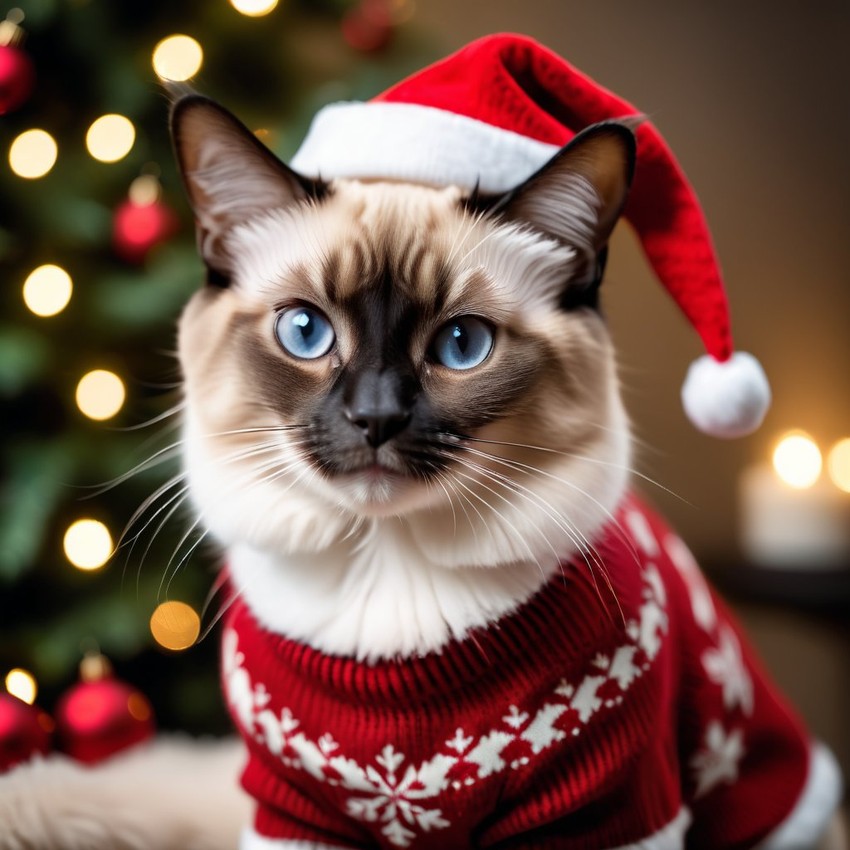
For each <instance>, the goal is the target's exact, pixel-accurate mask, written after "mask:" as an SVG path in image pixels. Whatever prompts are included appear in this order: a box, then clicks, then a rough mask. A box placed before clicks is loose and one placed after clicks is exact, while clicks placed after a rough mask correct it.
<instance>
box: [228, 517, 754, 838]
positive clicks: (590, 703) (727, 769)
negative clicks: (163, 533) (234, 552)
mask: <svg viewBox="0 0 850 850" xmlns="http://www.w3.org/2000/svg"><path fill="white" fill-rule="evenodd" d="M635 516H638V517H639V519H635ZM626 523H627V525H628V526H629V529H630V531H631V532H632V534H633V537H634V541H635V542H636V544H637V545H638V547H639V548H640V549H641V550H642V552H643V554H644V556H645V563H644V567H643V569H642V578H643V596H642V602H641V605H640V607H639V610H638V611H637V616H636V618H635V619H633V620H630V621H628V622H627V623H626V624H625V638H626V640H625V642H624V643H623V644H622V645H620V646H618V647H615V648H614V649H613V650H612V651H611V652H609V653H608V654H603V653H599V654H597V655H596V656H595V657H594V658H592V659H590V660H589V662H588V669H587V670H586V671H585V672H584V673H583V674H582V675H579V676H578V677H577V678H576V679H575V680H573V681H568V680H566V679H561V680H560V682H559V683H558V684H557V686H556V687H555V688H554V689H553V691H552V692H551V694H550V695H549V696H548V698H545V697H544V699H543V701H542V705H539V707H536V706H535V707H534V708H527V707H524V706H522V705H520V704H517V703H516V702H513V703H511V704H509V705H507V706H505V707H504V708H503V709H502V711H501V712H500V713H499V714H497V715H496V717H498V718H499V721H497V722H496V724H495V725H494V726H493V728H490V729H486V730H483V731H481V730H479V731H477V732H471V731H469V732H468V731H465V730H464V729H463V728H460V727H459V728H457V729H456V730H455V732H454V735H453V736H452V737H451V738H449V739H448V740H446V741H445V742H443V744H442V746H441V747H440V748H439V751H437V752H435V753H433V754H432V755H431V756H430V757H429V758H427V759H425V760H423V761H422V762H421V763H415V762H413V761H411V760H410V759H408V757H407V756H406V755H405V754H404V753H402V752H400V751H398V750H396V748H395V747H394V745H393V744H392V743H386V744H385V745H384V746H383V747H382V748H381V749H380V751H379V752H377V753H376V754H375V755H374V756H373V757H372V758H371V760H367V763H365V764H361V763H359V762H358V761H357V760H355V759H353V758H351V757H350V756H349V755H346V754H345V753H343V752H342V751H341V748H340V745H339V744H338V743H337V742H336V741H335V740H334V738H333V736H332V735H331V734H330V733H329V732H325V733H324V734H322V735H320V736H319V737H318V738H317V739H315V740H313V739H312V738H310V737H308V735H307V734H306V733H305V732H304V730H303V729H302V725H301V721H300V720H299V719H298V718H296V717H295V716H294V715H293V713H292V711H291V709H290V708H288V707H283V708H281V709H280V710H279V711H278V712H277V713H275V711H273V710H272V708H271V706H270V701H271V700H270V696H269V694H268V691H267V689H266V688H265V686H264V685H263V683H254V682H252V681H251V678H250V675H249V673H248V671H247V670H246V669H245V667H244V660H245V659H244V655H243V653H242V652H240V651H239V646H238V637H237V635H236V633H235V632H233V631H229V630H228V631H227V632H226V633H225V635H224V644H223V649H224V659H223V669H224V679H225V686H226V691H227V695H228V700H229V702H230V705H231V708H232V710H233V713H234V715H235V717H236V718H237V720H238V721H239V723H240V725H241V726H242V727H243V729H244V731H245V733H246V734H248V735H251V736H253V737H254V738H255V740H257V741H258V742H260V743H262V744H263V745H264V746H265V747H266V748H267V749H268V750H269V752H270V753H271V754H272V755H273V756H275V757H277V758H279V759H280V760H281V762H282V763H283V764H284V765H285V766H286V767H288V768H291V769H293V770H297V771H303V772H305V773H307V774H309V775H310V776H312V777H313V778H314V779H316V780H318V781H321V782H324V783H327V784H328V785H330V786H333V787H337V788H339V789H341V790H342V791H343V792H344V795H345V797H344V800H343V802H342V805H343V806H344V809H345V811H346V813H347V814H348V815H349V816H351V817H352V818H355V819H357V820H359V821H361V822H364V823H369V824H374V825H377V826H379V828H380V831H381V833H382V834H383V835H384V836H385V837H386V839H387V841H388V842H389V843H390V844H392V845H393V846H395V847H402V848H407V847H414V846H415V844H416V839H417V837H418V836H419V835H421V834H423V833H429V832H433V831H435V830H441V829H446V828H448V827H449V826H451V823H450V821H449V820H448V818H447V817H446V814H445V813H444V812H443V811H442V809H441V808H439V807H438V806H437V805H435V804H436V802H437V800H438V798H439V797H440V796H441V795H442V794H443V792H444V791H445V790H446V789H448V788H451V789H452V790H453V791H454V792H457V793H460V792H462V791H463V789H464V788H466V787H468V786H471V785H475V784H477V783H479V782H482V781H489V780H490V779H491V777H496V776H498V775H500V774H502V773H503V772H505V771H507V770H517V769H519V768H521V767H525V766H527V765H529V764H531V763H532V762H533V761H534V760H535V759H536V758H537V757H539V756H540V755H541V754H542V753H544V752H545V751H547V750H549V749H550V748H552V747H555V746H557V745H558V744H559V743H560V742H563V741H565V740H567V739H568V738H570V737H572V736H576V735H579V734H581V731H582V728H583V727H584V726H586V725H587V724H589V723H591V722H593V719H594V718H595V717H596V716H597V715H598V714H600V713H601V712H604V711H606V710H613V709H615V708H616V707H617V706H620V705H622V704H623V701H624V696H625V694H626V692H627V691H628V690H629V689H630V688H631V687H632V685H633V684H634V683H635V682H636V681H637V680H639V679H640V678H641V677H642V676H644V675H645V674H646V672H647V671H648V670H649V669H650V668H651V666H652V663H653V661H654V660H655V658H656V657H657V656H658V653H659V651H660V649H661V646H662V645H663V640H664V636H665V635H666V634H667V631H668V613H667V610H666V604H667V591H666V588H665V586H664V583H663V581H662V579H661V575H660V573H659V571H658V569H657V567H656V566H655V564H654V563H652V562H653V560H654V559H655V558H657V557H658V555H659V553H660V550H659V545H658V541H657V540H656V539H655V537H654V535H653V532H652V529H651V527H650V526H649V523H648V522H647V520H646V518H645V517H644V516H643V514H640V513H639V512H636V511H634V512H632V511H630V512H627V514H626ZM663 547H664V550H665V552H666V553H667V554H668V555H669V556H670V558H671V560H672V561H673V562H674V566H675V567H676V568H677V570H678V571H679V574H680V575H681V577H682V579H683V580H684V581H685V584H686V587H687V588H688V592H689V595H690V601H691V606H692V611H693V615H694V619H695V621H696V623H697V624H698V625H699V626H700V627H701V628H702V629H703V631H704V632H705V633H706V634H707V635H711V636H712V637H713V638H715V640H716V644H715V646H712V647H711V648H709V649H707V650H706V651H705V652H704V653H703V655H702V657H701V660H702V664H703V667H704V669H705V672H706V674H707V676H708V678H709V681H710V682H711V683H712V684H714V685H716V686H718V687H720V688H721V691H722V698H723V705H724V708H725V709H726V710H727V711H733V710H735V709H738V708H740V710H741V712H742V713H743V714H745V715H749V714H751V713H752V711H753V687H752V680H751V678H750V675H749V672H748V671H747V669H746V666H745V664H744V662H743V658H742V655H741V648H740V645H739V643H738V641H737V638H736V637H735V634H734V632H732V630H731V629H729V628H728V627H726V626H725V625H721V624H719V623H718V618H717V614H716V611H715V609H714V605H713V602H712V599H711V595H710V592H709V591H708V587H707V585H706V584H705V583H704V580H703V579H702V576H701V574H700V573H699V572H698V568H697V567H696V565H695V563H694V562H693V559H692V556H690V553H689V552H687V550H686V549H685V547H684V544H683V543H681V541H679V539H678V538H677V537H675V536H674V535H668V536H667V537H665V539H664V540H663ZM744 753H745V748H744V738H743V730H742V729H741V728H738V727H734V728H729V729H727V727H726V725H724V722H723V721H722V720H718V719H712V720H711V721H709V723H708V725H707V727H706V729H705V731H704V735H703V741H702V747H701V749H700V750H699V751H698V752H697V753H696V754H695V755H694V756H693V757H692V758H691V760H690V762H689V767H690V769H691V770H692V771H693V774H694V777H695V783H696V796H697V797H701V796H703V795H705V794H708V793H709V792H711V791H712V790H713V789H714V788H716V787H717V786H719V785H721V784H723V783H732V782H735V781H736V780H737V778H738V770H739V764H740V761H741V759H742V758H743V756H744Z"/></svg>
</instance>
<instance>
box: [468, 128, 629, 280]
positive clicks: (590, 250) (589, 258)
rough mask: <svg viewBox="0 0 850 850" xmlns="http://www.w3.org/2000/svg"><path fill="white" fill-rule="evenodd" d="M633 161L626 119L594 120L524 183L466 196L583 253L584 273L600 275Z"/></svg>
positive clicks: (494, 211)
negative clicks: (492, 193) (488, 193)
mask: <svg viewBox="0 0 850 850" xmlns="http://www.w3.org/2000/svg"><path fill="white" fill-rule="evenodd" d="M634 166H635V137H634V133H633V132H632V129H631V126H629V122H605V123H602V124H594V125H593V126H591V127H588V128H587V129H586V130H584V131H582V132H581V133H579V134H578V135H577V136H576V137H575V138H574V139H572V141H570V143H569V144H567V145H566V146H565V147H563V148H561V150H560V151H558V153H556V154H555V156H553V157H552V159H550V160H549V162H547V163H546V164H545V165H544V166H543V167H542V168H541V169H540V170H539V171H537V172H535V173H534V174H532V175H531V177H529V178H528V179H527V180H526V181H525V182H524V183H522V184H520V185H519V186H517V187H516V188H514V189H512V190H511V191H509V192H507V193H506V194H505V195H502V196H501V197H498V198H490V199H487V198H474V197H473V198H471V199H469V201H468V204H469V205H472V206H474V207H476V208H477V209H484V208H489V212H490V213H491V214H492V215H498V216H499V217H500V218H501V219H502V220H503V221H513V222H518V223H523V224H527V225H529V226H530V227H532V228H534V229H535V230H537V231H540V232H541V233H544V234H546V235H547V236H549V237H551V238H552V239H555V240H557V241H558V242H561V243H563V244H566V245H569V246H570V247H572V248H574V249H576V250H578V251H579V252H581V253H582V254H584V255H585V257H584V258H583V259H584V260H585V267H586V274H587V275H588V276H590V277H591V278H594V277H597V282H598V276H599V275H600V274H601V269H600V268H598V266H600V265H601V264H604V257H605V247H606V245H607V242H608V237H609V236H610V235H611V231H612V230H613V229H614V225H615V224H616V223H617V219H618V218H619V216H620V213H621V212H622V211H623V207H624V205H625V203H626V198H627V197H628V193H629V186H630V184H631V179H632V175H633V173H634Z"/></svg>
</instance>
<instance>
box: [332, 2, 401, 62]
mask: <svg viewBox="0 0 850 850" xmlns="http://www.w3.org/2000/svg"><path fill="white" fill-rule="evenodd" d="M341 26H342V36H343V38H344V39H345V40H346V41H347V42H348V43H349V45H351V47H353V48H354V49H355V50H360V51H362V52H363V53H374V52H376V51H378V50H383V48H385V47H386V46H387V45H388V44H389V43H390V41H391V40H392V37H393V33H394V32H395V22H394V20H393V13H392V8H391V6H390V3H389V0H361V2H360V3H359V4H358V5H357V6H355V7H354V8H353V9H352V10H351V11H350V12H348V13H347V14H346V15H345V17H344V18H343V19H342V24H341Z"/></svg>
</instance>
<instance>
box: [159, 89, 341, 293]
mask: <svg viewBox="0 0 850 850" xmlns="http://www.w3.org/2000/svg"><path fill="white" fill-rule="evenodd" d="M171 137H172V141H173V144H174V150H175V153H176V156H177V162H178V164H179V166H180V171H181V173H182V176H183V182H184V183H185V185H186V191H187V194H188V196H189V203H190V204H191V205H192V209H193V210H194V213H195V221H196V224H197V235H198V250H199V251H200V254H201V257H202V258H203V260H204V262H205V263H206V264H207V267H208V269H209V270H210V281H211V282H213V283H216V284H218V285H226V284H227V281H228V278H229V275H230V271H231V269H230V266H229V257H228V256H227V251H226V249H225V247H224V237H225V236H226V235H227V233H228V232H229V230H230V229H231V228H232V227H233V226H235V225H236V224H241V223H243V222H245V221H247V220H248V219H250V218H252V217H253V216H256V215H258V214H260V213H263V212H267V211H269V210H273V209H278V208H280V207H286V206H289V205H290V204H293V203H297V202H298V201H303V200H306V199H308V198H320V197H321V196H322V195H323V194H324V192H325V191H326V188H327V187H326V184H324V183H322V182H321V181H314V180H310V179H308V178H306V177H302V176H301V175H300V174H297V173H296V172H294V171H293V170H292V169H291V168H289V167H288V166H287V165H285V164H284V163H283V162H281V161H280V160H279V159H278V158H277V157H276V156H275V155H274V154H273V153H272V152H271V151H270V150H269V149H268V148H267V147H266V146H265V145H263V144H262V142H260V141H259V139H257V137H256V136H255V135H254V134H253V133H252V132H251V131H250V130H249V129H248V128H247V127H246V126H245V125H244V124H243V123H242V122H241V121H239V119H237V118H235V117H234V116H233V115H231V114H230V113H229V112H228V111H227V110H226V109H224V108H223V107H221V106H219V105H218V104H217V103H215V102H214V101H212V100H209V99H208V98H206V97H203V96H201V95H198V94H194V93H192V94H186V95H184V96H182V97H180V98H179V99H178V100H176V101H175V103H174V104H173V106H172V108H171Z"/></svg>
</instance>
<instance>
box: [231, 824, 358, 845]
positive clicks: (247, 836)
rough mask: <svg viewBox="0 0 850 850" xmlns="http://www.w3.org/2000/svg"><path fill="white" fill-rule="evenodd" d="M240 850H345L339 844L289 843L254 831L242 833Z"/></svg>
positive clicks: (247, 830)
mask: <svg viewBox="0 0 850 850" xmlns="http://www.w3.org/2000/svg"><path fill="white" fill-rule="evenodd" d="M239 850H345V848H342V847H340V845H338V844H318V843H317V842H315V841H289V840H288V839H280V838H266V837H265V836H263V835H258V834H257V833H256V832H254V830H253V829H245V830H244V831H243V832H242V840H241V841H240V842H239Z"/></svg>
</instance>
